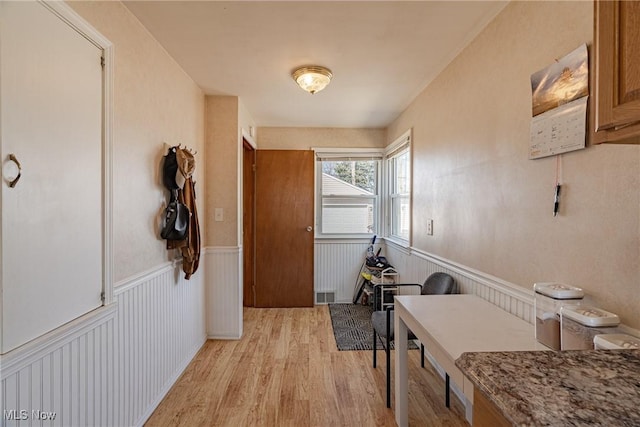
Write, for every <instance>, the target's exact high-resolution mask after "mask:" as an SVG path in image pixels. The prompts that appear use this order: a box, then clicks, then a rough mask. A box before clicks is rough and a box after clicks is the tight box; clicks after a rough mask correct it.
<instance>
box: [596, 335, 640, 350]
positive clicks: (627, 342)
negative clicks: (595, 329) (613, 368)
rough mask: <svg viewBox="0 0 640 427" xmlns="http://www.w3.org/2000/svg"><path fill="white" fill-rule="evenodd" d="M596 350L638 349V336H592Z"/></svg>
mask: <svg viewBox="0 0 640 427" xmlns="http://www.w3.org/2000/svg"><path fill="white" fill-rule="evenodd" d="M593 344H594V347H595V349H596V350H640V338H636V337H633V336H631V335H627V334H600V335H596V336H595V337H594V338H593Z"/></svg>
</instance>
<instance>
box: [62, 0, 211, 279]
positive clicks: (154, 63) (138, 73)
mask: <svg viewBox="0 0 640 427" xmlns="http://www.w3.org/2000/svg"><path fill="white" fill-rule="evenodd" d="M68 4H69V5H70V6H71V7H72V8H73V9H74V10H75V11H76V12H78V13H79V14H80V15H81V16H82V17H83V18H84V19H86V20H87V21H88V22H89V23H90V24H91V25H93V26H94V27H95V28H96V29H97V30H98V31H100V32H101V33H102V34H103V35H104V36H105V37H107V38H108V39H109V40H110V41H111V42H112V43H113V45H114V58H115V59H114V61H115V64H114V73H115V75H114V94H113V126H114V127H113V214H114V217H113V231H114V247H113V252H114V280H115V281H119V280H123V279H126V278H128V277H131V276H132V275H135V274H137V273H140V272H142V271H145V270H147V269H150V268H154V267H156V266H158V265H159V264H161V263H163V262H165V261H167V260H168V259H172V258H173V256H174V254H173V251H172V252H168V251H167V250H166V249H165V241H164V240H161V239H160V238H159V226H160V221H161V215H162V211H163V209H164V204H165V203H166V200H167V196H168V192H167V191H166V190H165V189H164V187H163V186H162V180H161V175H160V167H161V160H162V156H163V155H164V154H165V152H164V146H163V142H167V143H169V144H171V145H175V144H178V143H182V144H183V145H187V146H188V147H190V148H192V149H193V150H196V151H197V153H198V154H197V155H196V172H195V180H196V182H197V186H196V191H197V192H198V195H200V194H204V188H205V185H204V184H205V182H204V179H203V178H204V169H203V167H204V163H203V159H204V156H203V153H204V94H203V93H202V91H201V90H200V89H199V88H198V86H197V85H196V84H195V83H194V82H193V80H192V79H191V78H190V77H189V76H187V74H186V73H185V72H184V71H183V70H182V69H181V68H180V67H179V66H178V65H177V64H176V63H175V61H174V60H173V59H172V58H171V57H170V56H169V55H168V54H167V53H166V51H165V50H164V49H163V48H162V47H161V46H160V45H159V43H158V42H157V41H156V40H155V39H153V38H152V37H151V36H150V35H149V32H148V31H147V30H146V29H145V28H144V27H143V26H142V25H141V24H140V22H139V21H138V20H137V19H136V18H135V17H134V16H133V15H132V14H131V13H130V12H129V10H128V9H127V8H126V7H124V5H123V4H122V3H120V2H111V1H108V2H79V1H73V2H69V3H68ZM204 208H205V207H204V203H203V200H202V198H200V199H199V200H198V210H199V213H200V217H203V215H204V213H205V211H204ZM200 226H201V228H202V229H206V221H201V223H200Z"/></svg>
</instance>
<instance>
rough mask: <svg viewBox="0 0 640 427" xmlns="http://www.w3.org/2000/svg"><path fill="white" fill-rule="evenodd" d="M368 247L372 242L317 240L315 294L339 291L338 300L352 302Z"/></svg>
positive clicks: (337, 292) (336, 295)
mask: <svg viewBox="0 0 640 427" xmlns="http://www.w3.org/2000/svg"><path fill="white" fill-rule="evenodd" d="M368 246H369V242H368V241H335V240H316V241H315V247H314V276H315V277H314V288H315V291H314V294H317V293H318V292H335V302H351V301H352V299H353V288H354V286H355V283H356V278H357V277H358V274H359V273H360V267H361V266H362V263H363V262H364V258H365V255H366V252H367V247H368ZM378 247H379V246H378V245H376V248H375V250H377V249H378Z"/></svg>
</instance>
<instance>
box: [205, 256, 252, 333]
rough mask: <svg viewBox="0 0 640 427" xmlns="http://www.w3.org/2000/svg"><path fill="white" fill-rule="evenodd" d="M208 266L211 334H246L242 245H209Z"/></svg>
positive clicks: (207, 285)
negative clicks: (243, 320)
mask: <svg viewBox="0 0 640 427" xmlns="http://www.w3.org/2000/svg"><path fill="white" fill-rule="evenodd" d="M204 264H205V270H206V300H207V304H206V310H207V315H206V319H207V336H208V337H209V338H212V339H240V338H241V337H242V311H243V302H242V298H243V292H242V249H241V248H239V247H232V246H230V247H209V248H206V250H205V251H204Z"/></svg>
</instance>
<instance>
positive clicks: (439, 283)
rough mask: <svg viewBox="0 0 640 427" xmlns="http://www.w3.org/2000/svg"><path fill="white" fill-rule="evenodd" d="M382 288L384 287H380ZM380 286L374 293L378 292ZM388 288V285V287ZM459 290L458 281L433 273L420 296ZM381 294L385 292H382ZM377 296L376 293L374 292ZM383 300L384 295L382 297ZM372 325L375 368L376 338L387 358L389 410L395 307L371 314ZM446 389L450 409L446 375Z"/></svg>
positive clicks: (410, 284) (421, 349)
mask: <svg viewBox="0 0 640 427" xmlns="http://www.w3.org/2000/svg"><path fill="white" fill-rule="evenodd" d="M378 286H382V285H378ZM378 286H376V289H374V291H377V288H378ZM387 286H388V285H387ZM394 286H399V287H403V286H417V287H420V285H419V284H416V283H408V284H396V285H394ZM457 291H458V289H457V286H456V281H455V280H454V278H453V277H451V276H450V275H448V274H447V273H433V274H432V275H430V276H429V277H427V280H425V282H424V284H423V285H422V287H421V290H420V295H445V294H455V293H457ZM380 293H381V294H382V293H383V292H380ZM374 295H375V292H374ZM381 298H382V295H381ZM371 323H372V324H373V367H374V368H375V367H376V354H377V352H376V338H378V339H380V342H381V343H382V346H383V347H384V351H385V353H386V357H387V408H390V407H391V366H390V365H391V351H390V344H391V341H393V337H394V331H393V329H394V322H393V307H392V306H389V307H387V309H386V310H384V311H374V312H373V314H371ZM408 338H409V339H410V340H414V339H416V336H415V335H414V334H413V333H412V332H411V331H409V337H408ZM420 366H422V367H423V368H424V345H423V344H422V343H421V344H420ZM445 383H446V384H445V387H446V390H445V392H446V394H445V396H446V405H447V408H448V407H449V374H445Z"/></svg>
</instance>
